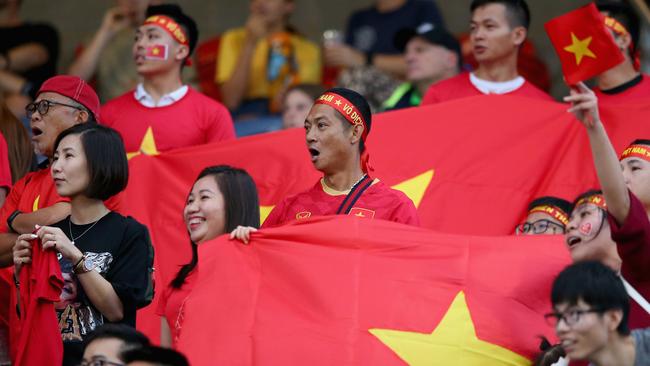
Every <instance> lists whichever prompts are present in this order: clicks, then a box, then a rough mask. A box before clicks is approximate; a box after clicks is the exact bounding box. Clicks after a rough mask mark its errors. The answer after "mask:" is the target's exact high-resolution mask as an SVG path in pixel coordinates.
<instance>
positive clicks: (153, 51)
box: [144, 44, 169, 61]
mask: <svg viewBox="0 0 650 366" xmlns="http://www.w3.org/2000/svg"><path fill="white" fill-rule="evenodd" d="M168 50H169V49H168V46H167V45H166V44H154V45H151V46H149V47H147V53H146V54H145V55H144V58H145V59H147V60H154V61H164V60H166V59H167V54H168Z"/></svg>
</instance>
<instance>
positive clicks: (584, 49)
mask: <svg viewBox="0 0 650 366" xmlns="http://www.w3.org/2000/svg"><path fill="white" fill-rule="evenodd" d="M591 39H592V37H587V38H585V39H578V37H576V35H575V34H573V32H571V44H570V45H568V46H566V47H564V50H565V51H567V52H570V53H573V54H574V56H575V57H576V65H580V63H581V62H582V58H583V57H591V58H596V55H595V54H594V53H593V52H591V50H590V49H589V44H590V43H591Z"/></svg>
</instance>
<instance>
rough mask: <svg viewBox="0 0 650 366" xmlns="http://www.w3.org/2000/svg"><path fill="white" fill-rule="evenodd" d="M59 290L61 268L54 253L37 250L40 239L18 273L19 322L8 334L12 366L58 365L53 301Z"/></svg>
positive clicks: (59, 353)
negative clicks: (13, 341) (12, 347)
mask: <svg viewBox="0 0 650 366" xmlns="http://www.w3.org/2000/svg"><path fill="white" fill-rule="evenodd" d="M62 289H63V277H62V276H61V267H60V266H59V261H58V259H57V258H56V251H54V250H51V249H50V250H46V251H43V250H42V249H41V242H40V240H34V241H33V245H32V263H31V265H25V266H24V267H23V269H22V270H21V272H20V319H19V320H18V324H16V325H15V326H12V327H11V331H12V333H13V332H18V333H17V334H15V336H12V339H17V344H16V345H15V346H16V348H15V350H16V354H15V357H16V358H15V359H14V364H15V365H23V366H30V365H32V366H40V365H60V364H61V362H62V361H63V341H62V340H61V332H60V331H59V322H58V320H57V318H56V313H55V311H54V302H56V301H59V297H60V296H61V290H62Z"/></svg>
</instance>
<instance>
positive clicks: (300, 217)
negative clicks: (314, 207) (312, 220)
mask: <svg viewBox="0 0 650 366" xmlns="http://www.w3.org/2000/svg"><path fill="white" fill-rule="evenodd" d="M310 216H311V212H309V211H302V212H298V213H297V214H296V220H304V219H308V218H309V217H310Z"/></svg>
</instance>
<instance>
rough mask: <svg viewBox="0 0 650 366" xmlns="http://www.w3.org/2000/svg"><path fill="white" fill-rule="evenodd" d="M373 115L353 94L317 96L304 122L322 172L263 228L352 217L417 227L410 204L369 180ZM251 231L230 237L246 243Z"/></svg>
mask: <svg viewBox="0 0 650 366" xmlns="http://www.w3.org/2000/svg"><path fill="white" fill-rule="evenodd" d="M370 127H371V114H370V106H368V102H366V100H365V99H364V98H363V97H362V96H361V95H360V94H358V93H357V92H354V91H352V90H349V89H343V88H334V89H330V90H328V91H326V92H325V94H323V95H321V96H320V97H319V98H318V99H316V102H315V103H314V106H313V107H312V108H311V111H310V112H309V115H308V116H307V119H306V120H305V137H306V140H307V141H306V142H307V148H308V149H309V153H310V154H311V161H312V164H314V167H315V168H316V169H317V170H318V171H320V172H322V173H323V178H321V179H320V180H319V181H318V182H316V184H315V185H314V186H313V187H312V188H311V189H309V190H307V191H305V192H302V193H299V194H297V195H295V196H291V197H288V198H285V199H284V200H283V201H282V202H280V203H279V204H278V205H277V206H276V207H275V208H274V209H273V211H271V213H270V214H269V217H268V218H267V219H266V221H264V224H263V225H262V227H274V226H280V225H283V224H285V223H287V222H291V221H294V220H304V219H307V218H310V217H314V216H323V215H354V216H356V217H359V218H368V219H382V220H389V221H395V222H400V223H404V224H409V225H416V226H418V225H419V224H420V221H419V218H418V214H417V210H416V208H415V206H414V205H413V202H412V201H411V200H410V199H409V198H408V197H407V196H406V195H405V194H404V193H402V192H400V191H397V190H394V189H392V188H390V187H389V186H388V185H386V184H384V183H383V182H381V181H380V180H379V179H377V178H374V177H371V176H370V173H371V171H372V169H371V168H370V166H369V163H368V161H369V154H368V149H367V147H366V146H365V143H366V139H367V137H368V134H369V133H370ZM251 231H255V229H254V228H251V227H242V226H239V227H237V229H235V230H234V231H233V232H232V234H231V237H236V238H238V239H240V240H242V241H244V242H248V237H249V234H250V232H251Z"/></svg>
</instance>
